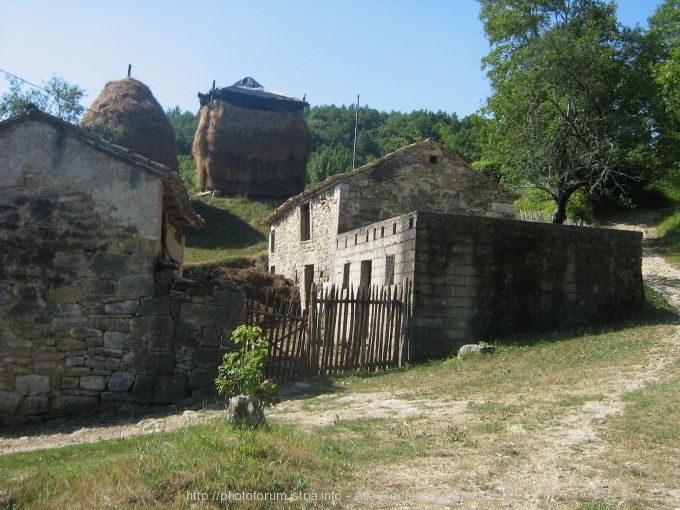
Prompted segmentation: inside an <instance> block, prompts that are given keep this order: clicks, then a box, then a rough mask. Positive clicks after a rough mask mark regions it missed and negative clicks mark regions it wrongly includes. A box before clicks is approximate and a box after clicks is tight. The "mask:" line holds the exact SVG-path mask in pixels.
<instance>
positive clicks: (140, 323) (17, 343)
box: [0, 189, 245, 423]
mask: <svg viewBox="0 0 680 510" xmlns="http://www.w3.org/2000/svg"><path fill="white" fill-rule="evenodd" d="M16 191H17V190H16V189H15V190H7V189H0V201H1V203H2V204H4V205H2V206H0V246H1V247H2V250H1V251H0V262H1V263H0V422H2V423H20V422H23V421H25V420H27V419H39V418H40V417H43V416H47V415H80V414H90V413H94V412H97V411H98V410H102V409H107V408H114V409H120V410H123V409H127V408H129V407H131V406H132V405H133V404H139V403H143V404H145V403H158V404H163V403H170V402H177V401H179V400H182V399H183V398H185V397H186V396H188V395H190V394H191V393H192V392H194V391H196V390H205V391H210V390H211V389H212V388H213V387H214V383H213V381H214V376H215V373H216V368H217V365H218V364H219V362H220V360H221V357H222V355H223V353H224V352H225V350H226V349H227V347H228V345H229V339H230V336H231V330H232V329H233V328H234V327H235V326H236V325H238V324H240V323H242V322H243V321H244V319H245V312H244V308H243V300H244V295H243V293H242V291H240V290H239V289H234V288H227V287H214V286H210V287H202V286H200V285H199V286H196V285H194V286H186V285H185V286H184V287H180V284H178V283H175V284H174V285H173V287H172V289H171V287H170V284H171V282H172V270H168V271H166V272H160V273H157V274H156V276H157V278H156V279H154V266H155V264H156V245H157V243H156V241H155V240H154V239H143V238H139V236H138V234H137V233H136V232H134V231H132V230H130V229H121V228H120V227H119V226H118V225H117V224H115V223H114V222H113V221H111V219H110V218H105V217H102V216H100V215H97V214H95V213H93V209H94V207H93V203H92V200H93V199H92V197H89V196H87V195H85V194H80V195H70V196H65V195H58V194H52V191H47V190H43V191H42V192H38V191H34V192H33V194H32V195H30V196H29V195H22V194H16V193H15V192H16Z"/></svg>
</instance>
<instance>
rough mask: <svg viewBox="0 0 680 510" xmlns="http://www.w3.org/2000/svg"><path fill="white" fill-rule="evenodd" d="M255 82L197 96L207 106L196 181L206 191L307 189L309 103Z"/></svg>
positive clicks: (269, 193)
mask: <svg viewBox="0 0 680 510" xmlns="http://www.w3.org/2000/svg"><path fill="white" fill-rule="evenodd" d="M251 80H252V79H251ZM252 82H253V83H255V84H256V85H257V87H248V86H240V85H238V83H240V82H237V84H236V85H234V86H232V87H226V88H224V89H221V90H213V91H211V92H210V93H209V94H208V95H202V94H200V95H199V97H200V98H201V103H202V105H203V106H202V108H201V112H200V118H199V124H198V129H197V130H196V136H195V138H194V144H193V154H194V159H195V160H196V177H197V179H196V181H197V184H198V186H199V189H201V190H202V191H208V190H219V191H222V192H224V193H227V194H231V195H236V194H246V195H249V196H253V197H275V198H282V197H284V198H287V197H290V196H293V195H296V194H298V193H300V192H301V191H302V190H303V189H304V182H305V168H306V165H307V159H308V158H309V150H310V135H309V128H308V127H307V121H306V120H305V118H304V114H303V109H304V105H306V104H307V103H305V102H304V101H298V100H293V99H291V98H286V97H285V96H279V95H277V94H273V93H269V92H266V91H264V89H262V88H261V87H260V86H259V84H257V82H254V80H253V81H252ZM281 98H283V99H281Z"/></svg>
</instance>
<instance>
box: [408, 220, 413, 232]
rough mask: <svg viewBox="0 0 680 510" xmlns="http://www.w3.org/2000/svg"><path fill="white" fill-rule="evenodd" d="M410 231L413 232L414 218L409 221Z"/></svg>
mask: <svg viewBox="0 0 680 510" xmlns="http://www.w3.org/2000/svg"><path fill="white" fill-rule="evenodd" d="M408 229H409V230H413V218H409V219H408Z"/></svg>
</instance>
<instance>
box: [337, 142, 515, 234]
mask: <svg viewBox="0 0 680 510" xmlns="http://www.w3.org/2000/svg"><path fill="white" fill-rule="evenodd" d="M348 182H349V186H348V189H347V193H345V194H344V195H343V197H342V202H341V210H340V223H339V227H338V232H346V231H348V230H353V229H356V228H360V227H362V226H365V225H368V224H370V223H374V222H376V221H383V220H387V219H389V218H393V217H395V216H399V215H401V214H406V213H407V212H410V211H436V212H442V213H451V214H464V215H474V216H487V217H496V218H512V217H513V206H512V204H513V200H514V197H513V196H510V195H509V194H508V192H507V191H505V190H503V189H502V188H501V187H500V186H499V185H498V184H496V183H494V182H492V181H490V180H489V179H487V178H486V177H485V176H483V175H482V174H480V173H479V172H476V171H475V170H473V169H472V168H471V167H470V166H469V165H468V164H467V163H466V162H465V161H464V160H463V159H462V158H461V157H460V156H458V155H457V154H455V153H453V152H449V151H446V150H442V149H441V146H440V145H439V144H437V143H436V142H434V141H432V142H422V143H421V144H419V146H418V147H416V148H412V149H409V150H406V149H405V150H402V151H398V152H397V153H395V154H393V155H392V156H391V157H389V158H385V160H383V161H381V162H378V163H376V164H375V166H373V167H372V168H370V169H368V170H366V171H364V172H361V173H357V174H356V175H355V176H352V177H350V178H348Z"/></svg>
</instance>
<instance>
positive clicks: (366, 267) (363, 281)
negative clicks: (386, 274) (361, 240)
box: [359, 260, 371, 287]
mask: <svg viewBox="0 0 680 510" xmlns="http://www.w3.org/2000/svg"><path fill="white" fill-rule="evenodd" d="M359 285H361V286H364V287H368V286H369V285H371V261H370V260H362V261H361V274H360V276H359Z"/></svg>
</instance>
